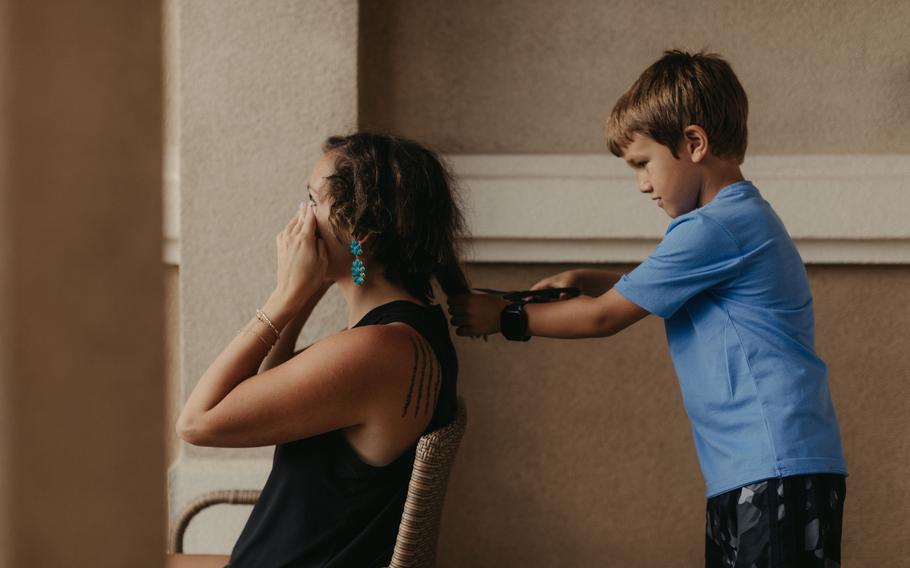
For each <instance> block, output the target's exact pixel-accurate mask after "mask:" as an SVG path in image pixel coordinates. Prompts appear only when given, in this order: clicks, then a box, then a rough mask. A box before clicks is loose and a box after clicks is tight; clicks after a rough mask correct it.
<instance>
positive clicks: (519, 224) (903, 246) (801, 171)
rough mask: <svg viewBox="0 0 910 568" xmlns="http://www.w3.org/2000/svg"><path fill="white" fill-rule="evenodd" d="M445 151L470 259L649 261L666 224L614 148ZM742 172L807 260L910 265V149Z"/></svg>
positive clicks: (170, 259) (169, 206)
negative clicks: (609, 151)
mask: <svg viewBox="0 0 910 568" xmlns="http://www.w3.org/2000/svg"><path fill="white" fill-rule="evenodd" d="M446 159H447V161H448V162H449V164H450V165H451V166H452V169H453V172H454V173H455V175H456V177H457V178H458V180H459V183H460V186H461V189H462V196H463V198H464V201H465V206H466V216H467V222H468V226H469V227H470V229H471V240H470V242H469V243H468V246H467V247H466V250H465V252H466V260H467V261H469V262H502V263H508V262H522V263H524V262H579V263H602V262H623V263H626V262H641V261H642V260H644V259H645V258H646V257H647V256H648V255H649V254H650V253H651V251H653V250H654V247H655V246H657V243H658V242H660V239H661V238H662V237H663V234H664V231H665V230H666V227H667V224H668V222H669V218H668V217H667V216H666V214H664V212H663V211H662V210H660V209H658V208H657V207H655V206H652V205H650V203H648V201H647V200H646V199H644V198H643V197H642V196H641V195H639V194H638V192H637V191H636V190H635V178H634V175H633V173H632V172H631V170H629V169H628V167H627V166H626V165H625V164H624V163H623V162H622V161H621V160H619V159H617V158H615V157H613V156H610V155H604V154H597V155H558V154H543V155H508V154H498V155H479V154H478V155H469V154H456V155H449V156H446ZM173 163H174V162H173V161H171V164H173ZM176 171H177V168H176V167H173V166H172V169H171V171H170V172H167V175H166V182H165V186H166V198H165V203H166V207H165V235H166V240H165V250H164V259H165V262H166V263H168V264H174V265H179V263H180V239H179V226H180V223H179V213H180V212H179V186H180V180H179V176H178V175H177V173H176ZM743 173H744V174H745V175H746V177H747V178H748V179H751V180H753V181H754V182H755V183H756V185H757V186H759V188H760V190H761V192H762V195H763V196H764V197H765V199H767V200H768V201H769V202H770V203H771V204H772V205H773V206H774V209H775V210H776V211H777V213H778V214H779V215H780V216H781V218H782V219H783V221H784V223H785V224H786V225H787V228H788V230H789V231H790V234H791V235H792V236H793V238H794V240H795V242H796V245H797V247H798V248H799V251H800V254H801V255H802V257H803V260H804V261H805V262H806V263H809V264H910V155H908V154H898V155H863V154H850V155H798V156H792V155H791V156H751V157H748V158H747V159H746V162H745V164H743Z"/></svg>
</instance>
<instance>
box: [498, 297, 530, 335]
mask: <svg viewBox="0 0 910 568" xmlns="http://www.w3.org/2000/svg"><path fill="white" fill-rule="evenodd" d="M499 327H500V329H501V331H502V335H503V337H505V338H506V339H511V340H512V341H527V340H528V339H530V337H529V336H528V335H527V333H528V315H527V314H526V313H525V309H524V304H523V303H520V302H519V303H516V304H509V305H508V306H506V307H505V309H503V310H502V314H501V315H500V318H499Z"/></svg>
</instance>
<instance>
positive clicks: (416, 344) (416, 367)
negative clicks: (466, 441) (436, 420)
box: [401, 335, 442, 418]
mask: <svg viewBox="0 0 910 568" xmlns="http://www.w3.org/2000/svg"><path fill="white" fill-rule="evenodd" d="M408 339H410V341H411V349H412V351H413V353H414V356H413V358H412V364H411V380H410V383H409V384H408V392H407V394H406V396H405V399H404V408H402V410H401V416H402V417H404V416H407V414H408V410H409V408H410V407H411V403H412V402H413V403H414V412H413V415H414V417H415V418H416V417H417V416H419V415H420V412H421V402H422V403H423V408H422V410H423V414H424V415H427V414H429V413H430V412H431V411H432V410H433V409H434V408H435V407H436V399H437V398H438V397H439V389H440V383H441V382H442V369H441V368H440V367H439V364H438V363H437V362H436V361H435V357H433V350H432V348H431V347H430V345H429V344H428V343H427V342H426V340H425V339H423V338H422V337H419V336H417V337H415V336H414V335H411V336H409V337H408ZM415 391H416V395H417V398H416V400H414V395H415Z"/></svg>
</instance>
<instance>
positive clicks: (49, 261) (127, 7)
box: [0, 0, 165, 568]
mask: <svg viewBox="0 0 910 568" xmlns="http://www.w3.org/2000/svg"><path fill="white" fill-rule="evenodd" d="M160 10H161V6H160V5H159V3H158V2H119V1H99V2H92V3H84V2H78V3H70V2H52V1H49V0H30V1H29V2H18V1H10V0H0V204H2V205H0V314H2V316H0V472H2V473H0V566H2V567H4V568H6V567H9V568H15V567H21V566H28V567H30V568H31V567H39V568H40V567H45V566H47V567H57V566H93V567H107V566H110V567H112V568H113V567H123V566H131V567H142V566H149V567H152V566H161V565H162V562H163V558H164V547H165V534H164V528H165V490H164V477H165V475H164V473H165V471H164V443H163V439H162V436H161V431H162V428H163V405H164V400H163V393H164V389H163V383H162V374H163V372H162V371H163V369H162V333H163V329H162V327H163V325H162V319H163V313H162V311H163V310H162V279H161V274H162V272H161V269H162V264H161V143H162V142H161V120H162V112H161V108H162V105H161V39H160V27H161V16H160Z"/></svg>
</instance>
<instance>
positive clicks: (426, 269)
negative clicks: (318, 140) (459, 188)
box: [323, 132, 468, 303]
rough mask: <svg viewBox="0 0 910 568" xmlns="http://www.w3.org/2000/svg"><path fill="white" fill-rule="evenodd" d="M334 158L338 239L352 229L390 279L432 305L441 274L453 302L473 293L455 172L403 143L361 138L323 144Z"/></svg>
mask: <svg viewBox="0 0 910 568" xmlns="http://www.w3.org/2000/svg"><path fill="white" fill-rule="evenodd" d="M323 151H325V152H326V153H331V155H332V156H333V157H334V160H335V173H334V174H333V175H331V176H328V177H327V178H326V182H327V187H328V188H329V194H330V195H331V196H332V199H333V200H334V203H333V204H332V206H331V209H330V212H329V221H330V222H331V224H332V228H333V230H334V232H335V236H336V238H339V240H340V239H341V236H340V234H339V233H340V232H342V231H350V232H351V233H352V234H353V235H354V238H356V239H358V240H363V239H364V238H366V237H369V238H368V240H367V242H366V243H365V244H364V246H363V251H364V254H363V256H364V258H365V260H366V264H367V267H368V270H369V264H370V261H371V260H372V261H373V262H375V263H378V264H379V265H381V266H382V267H383V272H384V275H385V277H386V279H387V280H388V281H389V282H392V283H394V284H399V285H401V286H402V287H404V288H405V289H406V290H407V291H408V292H409V293H410V294H411V295H413V296H414V297H416V298H420V299H421V300H423V301H424V302H427V303H429V302H430V301H432V299H433V287H432V285H431V283H430V279H431V277H433V276H435V277H436V280H437V281H438V282H439V285H440V287H442V290H443V292H445V294H446V295H447V296H452V295H454V294H461V293H465V292H467V291H468V282H467V279H466V278H465V276H464V273H463V272H462V270H461V264H460V263H459V254H458V252H459V251H458V245H459V243H460V242H461V241H462V240H463V238H464V236H465V224H464V218H463V216H462V213H461V208H460V200H459V197H458V194H457V192H456V189H455V184H454V181H453V178H452V175H451V173H450V172H449V171H448V169H447V168H446V166H445V164H443V162H442V160H441V159H440V158H439V156H438V155H436V153H435V152H433V151H432V150H429V149H427V148H425V147H423V146H422V145H420V144H418V143H416V142H414V141H412V140H407V139H404V138H397V137H394V136H387V135H381V134H370V133H363V132H361V133H356V134H351V135H348V136H332V137H330V138H329V139H328V140H326V142H325V144H324V145H323Z"/></svg>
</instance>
